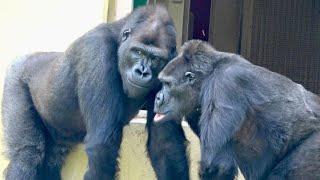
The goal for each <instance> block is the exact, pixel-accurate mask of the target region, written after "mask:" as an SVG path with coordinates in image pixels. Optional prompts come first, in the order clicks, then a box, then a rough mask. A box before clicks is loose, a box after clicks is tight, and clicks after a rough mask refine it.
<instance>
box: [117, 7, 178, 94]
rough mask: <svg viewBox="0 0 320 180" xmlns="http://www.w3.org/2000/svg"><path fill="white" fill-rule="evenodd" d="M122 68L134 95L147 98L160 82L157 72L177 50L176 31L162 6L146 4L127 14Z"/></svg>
mask: <svg viewBox="0 0 320 180" xmlns="http://www.w3.org/2000/svg"><path fill="white" fill-rule="evenodd" d="M119 42H120V45H119V49H118V58H119V71H120V73H121V77H122V83H123V89H124V91H125V93H126V94H127V95H128V97H130V98H135V99H139V98H143V97H145V96H146V95H148V93H149V92H150V90H151V89H154V88H155V87H158V86H159V85H160V83H159V81H158V79H157V76H158V74H159V72H160V71H161V70H162V69H163V67H164V66H165V65H166V64H167V63H168V61H169V60H170V59H172V58H173V57H174V56H175V54H176V31H175V27H174V24H173V21H172V19H171V17H170V16H169V14H168V12H167V10H166V9H165V8H164V7H162V6H146V7H143V8H140V9H137V10H135V11H134V12H133V13H132V14H131V15H129V16H128V17H127V20H126V23H125V25H124V27H123V28H122V30H121V33H120V37H119Z"/></svg>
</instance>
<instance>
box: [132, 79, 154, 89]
mask: <svg viewBox="0 0 320 180" xmlns="http://www.w3.org/2000/svg"><path fill="white" fill-rule="evenodd" d="M127 81H128V82H129V84H131V85H133V86H136V87H138V88H144V89H148V88H150V87H151V85H150V86H146V85H141V84H137V83H135V82H133V81H131V80H130V79H127Z"/></svg>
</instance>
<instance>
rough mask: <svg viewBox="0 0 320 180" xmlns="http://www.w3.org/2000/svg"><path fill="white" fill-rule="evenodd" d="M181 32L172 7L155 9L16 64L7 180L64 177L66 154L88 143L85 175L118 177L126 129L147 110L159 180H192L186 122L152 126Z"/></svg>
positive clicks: (10, 77) (7, 131)
mask: <svg viewBox="0 0 320 180" xmlns="http://www.w3.org/2000/svg"><path fill="white" fill-rule="evenodd" d="M175 33H176V32H175V28H174V25H173V22H172V20H171V18H170V16H169V15H168V12H167V11H166V9H165V8H164V7H162V6H147V7H143V8H139V9H137V10H135V11H134V12H133V13H131V14H130V15H128V16H127V17H125V18H124V19H121V20H119V21H116V22H113V23H103V24H101V25H99V26H97V27H96V28H94V29H93V30H91V31H89V32H88V33H86V34H84V35H83V36H82V37H80V38H79V39H77V40H76V41H75V42H74V43H73V44H71V45H70V47H69V48H68V49H67V50H66V51H65V52H63V53H62V52H61V53H60V52H46V53H45V52H44V53H35V54H31V55H28V56H25V57H23V58H20V59H19V60H17V61H15V62H14V63H13V64H12V65H11V67H10V68H9V70H8V72H7V76H6V80H5V86H4V92H3V102H2V113H3V114H2V117H3V125H4V135H5V141H6V145H7V155H8V158H9V160H10V163H9V165H8V167H7V169H6V173H5V177H6V179H9V180H11V179H61V177H60V171H61V167H62V165H63V162H64V158H65V156H66V155H67V154H68V152H69V151H70V149H71V148H72V147H73V146H74V145H75V144H77V143H81V142H84V143H85V150H86V152H87V155H88V159H89V164H88V169H87V171H86V173H85V177H84V178H85V179H95V180H96V179H114V178H115V175H116V172H117V169H118V168H117V157H118V151H119V147H120V144H121V139H122V129H123V126H124V125H126V124H127V123H128V122H129V121H130V119H132V118H133V117H134V116H135V115H136V113H137V112H138V110H139V109H140V108H141V107H142V106H144V107H145V108H146V109H147V110H148V117H147V119H148V125H147V128H148V134H149V139H148V144H147V145H148V153H149V156H150V158H151V160H152V165H153V167H154V169H155V171H156V174H157V177H158V178H159V179H174V178H177V177H179V178H181V179H188V178H189V176H188V164H187V161H188V160H187V156H186V150H185V137H184V134H183V131H182V127H181V124H180V123H176V122H168V123H165V124H162V125H156V124H154V123H153V122H152V118H153V115H154V114H153V102H154V96H155V94H156V92H157V91H158V90H159V89H160V83H159V81H158V80H157V75H158V73H159V72H160V70H161V69H162V68H163V67H164V66H165V64H167V62H168V61H169V60H170V59H172V58H173V57H174V56H175V55H176V50H175V47H176V34H175ZM155 132H157V133H160V134H161V136H163V137H164V138H159V136H155V135H154V133H155ZM167 137H168V138H167ZM173 137H175V138H173ZM176 137H178V138H176ZM164 139H165V140H166V141H165V140H164ZM159 144H162V146H160V147H159V146H158V145H159Z"/></svg>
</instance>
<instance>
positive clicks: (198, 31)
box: [190, 0, 211, 41]
mask: <svg viewBox="0 0 320 180" xmlns="http://www.w3.org/2000/svg"><path fill="white" fill-rule="evenodd" d="M210 7H211V0H191V3H190V11H191V13H192V15H193V34H192V35H193V37H192V38H193V39H201V40H204V41H208V39H209V24H210Z"/></svg>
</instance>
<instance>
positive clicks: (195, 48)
mask: <svg viewBox="0 0 320 180" xmlns="http://www.w3.org/2000/svg"><path fill="white" fill-rule="evenodd" d="M208 47H209V46H208V45H207V44H200V45H199V41H192V42H191V43H186V44H185V45H184V46H183V47H182V48H181V49H182V50H181V53H180V54H179V55H178V56H177V57H176V58H174V59H173V60H172V61H171V62H169V63H168V64H167V65H166V66H165V68H164V69H163V70H162V71H161V72H160V74H159V79H160V81H161V82H162V85H163V86H162V89H161V90H160V91H159V92H158V94H157V96H156V100H155V106H154V111H155V112H156V113H157V114H156V116H155V117H154V121H164V120H170V119H173V120H177V121H179V120H181V119H182V117H183V116H185V115H187V114H189V113H191V112H194V111H196V110H197V109H198V108H200V97H199V96H200V92H201V86H202V83H203V81H204V79H205V78H206V77H207V75H208V74H209V69H211V65H210V63H208V61H210V59H209V58H208V57H207V56H206V55H204V54H206V51H207V48H208Z"/></svg>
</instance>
